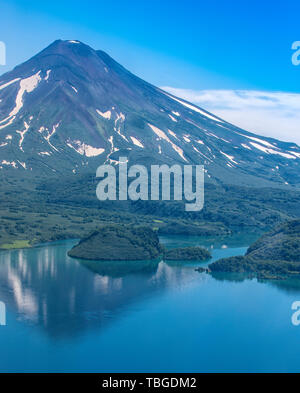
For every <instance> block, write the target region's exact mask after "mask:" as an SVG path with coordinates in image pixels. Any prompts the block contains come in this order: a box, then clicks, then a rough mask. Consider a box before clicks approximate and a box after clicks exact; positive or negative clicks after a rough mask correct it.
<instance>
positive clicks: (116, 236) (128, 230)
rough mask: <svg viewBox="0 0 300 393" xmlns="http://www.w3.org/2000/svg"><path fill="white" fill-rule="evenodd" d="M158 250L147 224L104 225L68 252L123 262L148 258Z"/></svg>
mask: <svg viewBox="0 0 300 393" xmlns="http://www.w3.org/2000/svg"><path fill="white" fill-rule="evenodd" d="M161 253H162V247H161V245H160V244H159V239H158V236H157V233H156V232H154V231H153V230H152V229H151V228H147V227H133V226H125V225H124V226H123V225H121V226H120V225H119V226H116V225H107V226H104V227H101V228H99V230H97V231H94V232H93V233H91V234H90V235H89V236H88V237H86V238H84V239H82V240H81V241H80V242H79V244H78V245H76V246H75V247H73V248H72V250H70V251H69V252H68V255H69V256H70V257H73V258H79V259H87V260H96V261H100V260H102V261H103V260H105V261H124V260H132V261H135V260H151V259H155V258H158V257H159V255H160V254H161Z"/></svg>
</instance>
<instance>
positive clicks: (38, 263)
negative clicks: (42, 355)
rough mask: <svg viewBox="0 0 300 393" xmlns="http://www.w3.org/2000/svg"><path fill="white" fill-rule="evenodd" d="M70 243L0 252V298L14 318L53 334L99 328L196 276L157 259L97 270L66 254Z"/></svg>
mask: <svg viewBox="0 0 300 393" xmlns="http://www.w3.org/2000/svg"><path fill="white" fill-rule="evenodd" d="M73 243H74V242H70V241H69V242H61V243H58V244H55V245H46V246H44V247H38V248H34V249H28V250H16V251H11V252H3V253H0V299H1V300H2V301H4V302H5V303H6V305H7V308H8V310H9V311H10V312H12V313H15V314H16V318H18V319H20V320H21V321H22V322H29V323H32V324H34V325H38V326H41V327H43V328H44V329H45V330H46V331H47V333H48V334H49V335H51V336H55V337H59V336H63V337H65V336H72V335H76V334H82V333H83V332H84V330H85V329H87V328H101V327H103V326H104V325H105V323H106V322H107V321H109V320H111V319H112V318H114V317H115V316H116V315H117V314H118V313H120V312H121V311H122V308H123V307H126V306H129V305H132V304H134V302H138V301H139V300H140V299H142V298H144V297H147V296H153V294H154V293H156V292H157V291H159V290H164V289H166V288H167V287H172V286H179V285H182V284H187V283H188V282H190V280H192V279H194V278H195V276H196V278H197V279H198V280H199V277H197V275H195V273H194V271H193V269H192V268H191V269H188V268H171V267H170V266H168V265H166V264H165V263H163V262H159V261H154V262H153V261H152V262H149V261H147V262H145V261H144V262H130V263H129V264H128V267H126V265H125V264H124V263H122V264H121V265H119V264H114V262H112V263H110V264H108V263H107V262H105V263H103V264H102V265H101V268H99V269H96V264H95V263H92V262H89V263H86V262H82V261H81V262H79V261H76V260H73V259H69V258H68V257H67V256H66V253H67V251H68V250H69V249H70V248H71V247H72V245H73ZM99 263H102V262H99ZM112 264H114V265H112ZM96 271H97V272H96Z"/></svg>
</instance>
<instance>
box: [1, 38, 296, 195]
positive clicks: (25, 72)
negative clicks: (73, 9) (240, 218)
mask: <svg viewBox="0 0 300 393" xmlns="http://www.w3.org/2000/svg"><path fill="white" fill-rule="evenodd" d="M120 156H123V157H124V156H125V157H128V160H129V162H130V163H143V164H154V163H155V164H157V163H161V164H169V165H171V164H175V163H177V164H178V163H179V164H182V165H183V164H198V165H204V166H205V176H206V181H207V182H210V183H215V184H232V185H243V186H255V187H262V186H265V187H274V186H275V187H286V188H299V185H300V171H299V164H300V148H299V146H297V145H296V144H294V143H286V142H280V141H278V140H276V139H272V138H266V137H261V136H258V135H255V134H253V133H249V132H247V131H245V130H243V129H240V128H238V127H235V126H234V125H232V124H230V123H228V122H226V121H225V120H223V119H221V118H219V117H217V116H215V115H213V114H211V113H209V112H207V111H206V110H204V109H202V108H199V107H198V106H196V105H194V104H191V103H189V102H187V101H185V100H183V99H181V98H178V97H175V96H173V95H171V94H169V93H167V92H165V91H163V90H162V89H160V88H158V87H155V86H153V85H151V84H149V83H147V82H145V81H143V80H142V79H140V78H138V77H137V76H135V75H133V74H132V73H130V72H129V71H128V70H126V69H125V68H124V67H122V66H121V65H120V64H118V63H117V62H116V61H115V60H113V59H112V58H111V57H110V56H109V55H107V54H106V53H105V52H103V51H99V50H94V49H92V48H91V47H89V46H87V45H85V44H84V43H82V42H79V41H76V40H71V41H62V40H57V41H55V42H54V43H52V44H51V45H50V46H48V47H47V48H46V49H44V50H43V51H41V52H40V53H38V54H37V55H36V56H34V57H32V58H31V59H29V60H28V61H26V62H25V63H23V64H21V65H19V66H17V67H16V68H15V69H13V70H12V71H10V72H8V73H6V74H4V75H2V76H1V77H0V172H2V174H6V173H9V174H17V175H18V176H24V177H25V176H26V175H29V174H34V175H38V176H39V175H46V176H47V175H49V174H51V175H55V174H57V175H60V176H61V175H66V176H70V175H73V174H74V175H76V174H78V173H80V174H84V173H86V172H89V173H92V172H93V173H95V171H96V168H97V167H98V166H99V165H101V164H103V163H110V164H113V165H116V166H117V165H118V163H119V157H120Z"/></svg>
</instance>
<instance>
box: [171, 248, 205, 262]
mask: <svg viewBox="0 0 300 393" xmlns="http://www.w3.org/2000/svg"><path fill="white" fill-rule="evenodd" d="M210 258H211V254H210V252H209V251H208V250H206V248H202V247H186V248H174V249H172V250H169V251H166V252H165V254H164V259H165V260H167V261H168V260H170V261H177V260H183V261H206V260H208V259H210Z"/></svg>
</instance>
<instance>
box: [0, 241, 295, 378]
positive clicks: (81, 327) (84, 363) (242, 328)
mask: <svg viewBox="0 0 300 393" xmlns="http://www.w3.org/2000/svg"><path fill="white" fill-rule="evenodd" d="M161 240H162V242H163V243H164V244H165V245H166V246H167V247H169V248H172V247H178V246H188V245H204V246H206V247H208V248H210V249H211V251H212V254H213V260H216V259H219V258H221V257H227V256H233V255H241V254H244V253H245V251H246V249H247V246H248V245H249V244H250V243H251V242H252V239H249V238H248V239H247V238H241V237H239V238H236V239H234V238H231V239H222V240H213V239H200V238H196V237H163V238H162V239H161ZM75 243H76V241H73V240H72V241H71V240H70V241H63V242H56V243H52V244H45V245H41V246H39V247H36V248H32V249H24V250H14V251H2V252H0V301H2V302H4V303H5V304H6V314H7V315H6V317H7V325H6V326H0V348H1V357H0V370H1V371H2V372H231V371H232V372H235V371H236V372H261V371H271V372H299V371H300V356H299V354H300V326H299V327H295V326H293V325H292V323H291V316H292V310H291V305H292V303H293V302H294V301H296V300H300V284H299V281H297V280H294V281H277V282H265V283H261V282H257V280H256V279H253V280H249V279H245V278H244V277H242V276H237V275H224V274H223V275H220V274H219V275H216V276H214V277H212V276H211V275H208V274H206V273H198V272H196V271H195V267H197V266H205V265H207V263H186V264H184V263H179V262H176V263H171V262H168V263H164V262H162V261H152V262H149V261H148V262H147V261H144V262H126V263H125V262H116V263H112V262H97V263H93V262H83V261H77V260H74V259H70V258H68V257H67V251H68V250H69V249H70V248H71V247H72V246H73V245H74V244H75Z"/></svg>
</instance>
